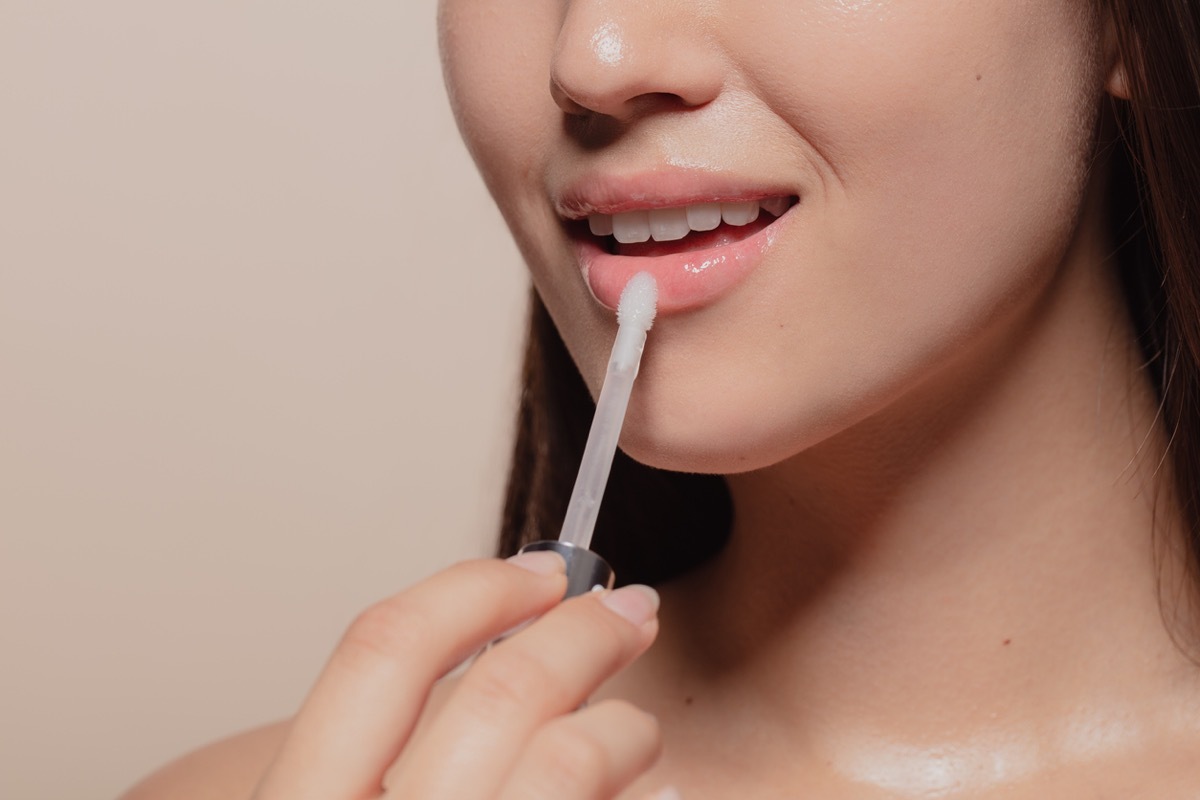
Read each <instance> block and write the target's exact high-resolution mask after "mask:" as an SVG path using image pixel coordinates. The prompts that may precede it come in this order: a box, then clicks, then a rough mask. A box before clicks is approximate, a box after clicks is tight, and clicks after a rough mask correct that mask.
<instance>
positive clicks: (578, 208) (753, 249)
mask: <svg viewBox="0 0 1200 800" xmlns="http://www.w3.org/2000/svg"><path fill="white" fill-rule="evenodd" d="M781 196H785V197H800V201H799V202H797V203H795V204H794V205H793V206H792V207H791V208H789V209H788V210H787V211H786V212H784V213H783V214H782V215H780V216H779V217H778V218H776V219H774V220H772V221H771V222H770V223H768V224H767V225H765V226H763V227H762V228H761V229H760V230H758V231H757V232H755V233H753V234H751V235H750V236H748V237H746V238H745V239H741V240H739V241H736V242H730V243H729V244H724V245H718V246H715V247H709V248H705V249H703V250H693V251H689V252H679V253H670V254H665V255H660V256H622V255H616V254H613V253H610V252H608V251H607V250H605V249H604V247H603V246H602V245H601V241H602V240H601V239H600V238H599V237H596V236H593V235H591V233H590V232H588V230H587V224H586V223H585V222H582V220H584V219H585V218H586V217H587V216H588V215H589V214H619V213H621V212H624V211H638V210H646V209H654V208H674V207H678V206H685V205H693V204H696V203H713V202H737V201H748V200H762V199H764V198H769V197H781ZM801 202H803V195H802V194H800V192H799V191H798V190H797V189H796V188H794V187H786V186H780V185H778V184H767V183H761V184H756V182H754V181H751V180H747V179H738V178H734V177H730V176H720V175H712V174H703V175H695V174H687V173H676V172H668V173H648V174H643V175H635V176H630V177H612V176H605V177H603V178H593V179H591V180H587V181H581V182H579V183H577V184H574V185H573V186H572V187H570V188H569V189H568V190H567V191H564V192H563V193H562V194H561V195H559V196H558V197H556V198H555V201H554V205H555V209H556V211H558V213H559V216H560V217H562V218H563V219H564V220H566V221H567V223H566V227H567V229H568V231H569V232H570V234H571V237H572V239H573V241H574V243H575V251H576V256H577V260H578V262H579V268H580V272H581V274H582V276H583V279H584V281H585V282H586V284H587V286H588V288H589V289H590V290H591V293H592V296H593V297H594V298H595V299H596V300H597V302H599V303H600V304H601V305H603V306H604V307H606V308H608V309H615V308H616V307H617V304H618V302H619V301H620V298H621V292H622V290H623V289H624V288H625V284H626V283H628V281H629V279H630V278H632V277H633V276H634V275H636V274H637V273H639V272H649V273H650V274H652V275H653V276H654V277H655V279H656V280H657V281H658V313H659V314H661V315H669V314H676V313H681V312H685V311H690V310H692V309H696V308H700V307H703V306H706V305H709V304H711V303H713V302H716V300H717V299H719V298H720V297H721V296H722V295H724V294H726V293H727V292H729V291H731V290H732V289H733V288H734V287H735V286H737V285H738V284H739V283H741V281H742V280H743V279H744V278H745V277H746V276H747V275H749V274H750V273H751V272H752V271H753V270H754V269H755V267H757V266H758V265H759V264H760V263H762V261H763V259H764V258H765V257H766V255H767V253H768V252H769V251H770V249H771V246H772V245H773V244H774V243H775V241H776V240H777V239H778V237H779V235H780V234H781V233H782V232H783V231H784V230H785V229H786V226H787V225H788V223H789V222H790V221H791V218H792V217H793V212H794V211H795V210H796V208H798V207H799V205H800V203H801ZM761 213H763V214H767V213H768V212H761ZM751 224H753V223H751Z"/></svg>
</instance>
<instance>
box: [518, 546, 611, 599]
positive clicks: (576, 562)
mask: <svg viewBox="0 0 1200 800" xmlns="http://www.w3.org/2000/svg"><path fill="white" fill-rule="evenodd" d="M535 550H553V551H554V552H556V553H558V554H559V555H560V556H562V557H563V560H564V561H566V562H567V591H566V594H564V595H563V599H564V600H565V599H566V598H568V597H574V596H576V595H580V594H587V593H588V592H594V591H596V590H598V589H611V588H612V587H613V581H614V579H615V578H616V576H615V575H614V574H613V570H612V567H610V566H609V565H608V562H607V561H605V560H604V559H603V558H601V557H600V556H598V555H596V554H595V553H593V552H592V551H591V550H588V549H587V548H584V547H578V546H576V545H573V544H568V543H566V542H559V541H555V540H550V539H544V540H542V541H539V542H530V543H529V544H527V545H525V546H524V547H522V548H521V552H522V553H529V552H533V551H535Z"/></svg>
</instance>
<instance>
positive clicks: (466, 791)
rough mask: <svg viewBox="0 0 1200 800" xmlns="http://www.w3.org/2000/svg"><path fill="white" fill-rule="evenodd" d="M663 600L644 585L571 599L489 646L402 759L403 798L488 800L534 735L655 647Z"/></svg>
mask: <svg viewBox="0 0 1200 800" xmlns="http://www.w3.org/2000/svg"><path fill="white" fill-rule="evenodd" d="M657 610H658V595H657V594H656V593H655V592H654V590H653V589H650V588H649V587H645V586H626V587H624V588H621V589H618V590H617V591H615V592H595V593H592V594H587V595H583V596H581V597H576V598H572V599H570V600H567V601H566V602H564V603H563V604H561V605H560V606H558V607H557V608H555V609H554V610H553V611H551V612H550V613H548V614H546V615H545V616H543V617H542V618H541V619H539V620H538V621H536V622H534V623H533V624H532V625H530V626H529V627H528V628H526V629H525V630H523V631H521V632H520V633H518V634H516V635H515V636H513V637H512V638H510V639H508V640H506V641H504V642H503V643H502V644H500V645H498V646H496V647H494V648H492V649H491V650H490V651H488V652H487V653H485V654H484V655H483V657H482V658H480V659H479V660H478V661H477V662H476V663H475V665H474V666H473V667H472V668H471V670H470V671H468V672H467V674H466V675H465V676H464V677H463V678H462V680H461V681H460V682H459V685H458V687H457V689H456V690H455V692H454V694H452V695H451V697H450V698H449V700H447V701H446V704H445V706H443V707H442V710H441V712H440V714H439V715H438V717H437V719H435V720H434V721H433V722H432V723H431V724H430V726H429V728H428V730H427V731H426V732H425V733H423V734H422V735H421V736H420V737H418V738H417V739H416V740H415V741H413V742H412V743H411V744H410V745H409V746H408V747H407V748H405V750H404V752H403V754H402V755H401V757H400V763H399V765H398V766H397V770H396V771H395V772H393V773H392V774H393V775H395V776H396V778H397V780H396V786H395V789H396V792H395V796H397V797H453V798H456V800H472V799H473V798H478V799H479V800H483V799H484V798H491V797H493V796H494V794H495V792H496V791H497V790H498V789H499V787H500V785H501V782H502V780H503V778H504V776H505V775H507V774H508V772H509V770H510V769H512V765H513V764H514V763H515V762H516V760H517V758H518V757H519V755H520V754H521V752H522V751H523V750H524V749H525V746H526V744H527V743H528V741H529V740H530V738H531V737H532V736H533V734H534V732H535V731H536V730H537V729H538V728H540V727H541V726H542V725H543V724H545V723H546V722H547V721H548V720H550V719H551V718H553V717H556V716H559V715H561V714H564V713H568V712H570V711H572V710H573V709H575V708H577V707H578V706H579V704H580V703H581V702H583V700H585V699H586V698H587V696H588V695H589V694H591V693H592V692H593V691H595V689H596V688H597V687H598V686H599V685H600V684H601V683H602V682H603V681H604V680H606V679H607V678H609V677H611V676H612V675H613V674H615V673H616V672H617V671H618V670H620V669H622V668H623V667H625V666H626V665H627V664H629V663H630V662H631V661H632V660H633V659H634V658H636V657H637V656H638V655H640V654H641V653H642V652H643V651H644V650H645V649H646V648H647V647H649V646H650V643H651V641H653V639H654V636H655V634H656V633H657V631H658V620H657Z"/></svg>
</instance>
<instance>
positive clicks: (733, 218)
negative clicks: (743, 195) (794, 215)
mask: <svg viewBox="0 0 1200 800" xmlns="http://www.w3.org/2000/svg"><path fill="white" fill-rule="evenodd" d="M791 203H792V198H790V197H768V198H764V199H762V200H746V201H742V202H736V203H733V202H731V203H696V204H693V205H688V206H675V207H673V208H653V209H643V210H640V211H626V212H622V213H620V214H591V215H589V216H588V229H589V230H591V232H592V235H593V236H612V237H613V238H614V239H616V241H617V242H619V243H620V244H638V243H640V242H647V241H650V240H651V239H653V240H654V241H656V242H676V241H679V240H680V239H683V238H685V237H686V236H687V235H688V234H689V233H691V232H692V231H711V230H715V229H716V228H717V227H718V226H720V225H721V223H725V224H726V225H733V226H735V227H741V226H743V225H749V224H750V223H751V222H754V221H755V220H756V219H758V215H759V212H760V211H766V212H767V213H768V214H770V215H772V216H774V217H778V216H780V215H781V214H783V212H785V211H787V210H788V208H789V207H790V206H791Z"/></svg>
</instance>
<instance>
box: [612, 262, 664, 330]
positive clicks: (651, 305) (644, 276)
mask: <svg viewBox="0 0 1200 800" xmlns="http://www.w3.org/2000/svg"><path fill="white" fill-rule="evenodd" d="M657 310H658V284H657V283H656V282H655V281H654V276H653V275H651V274H650V273H649V272H639V273H638V274H637V275H634V276H633V277H632V278H630V279H629V283H627V284H625V289H624V290H623V291H622V292H621V301H620V302H619V303H617V324H618V325H620V326H622V327H624V326H626V325H632V326H633V327H634V328H636V329H638V330H641V331H648V330H650V326H652V325H653V324H654V315H655V313H656V312H657Z"/></svg>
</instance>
